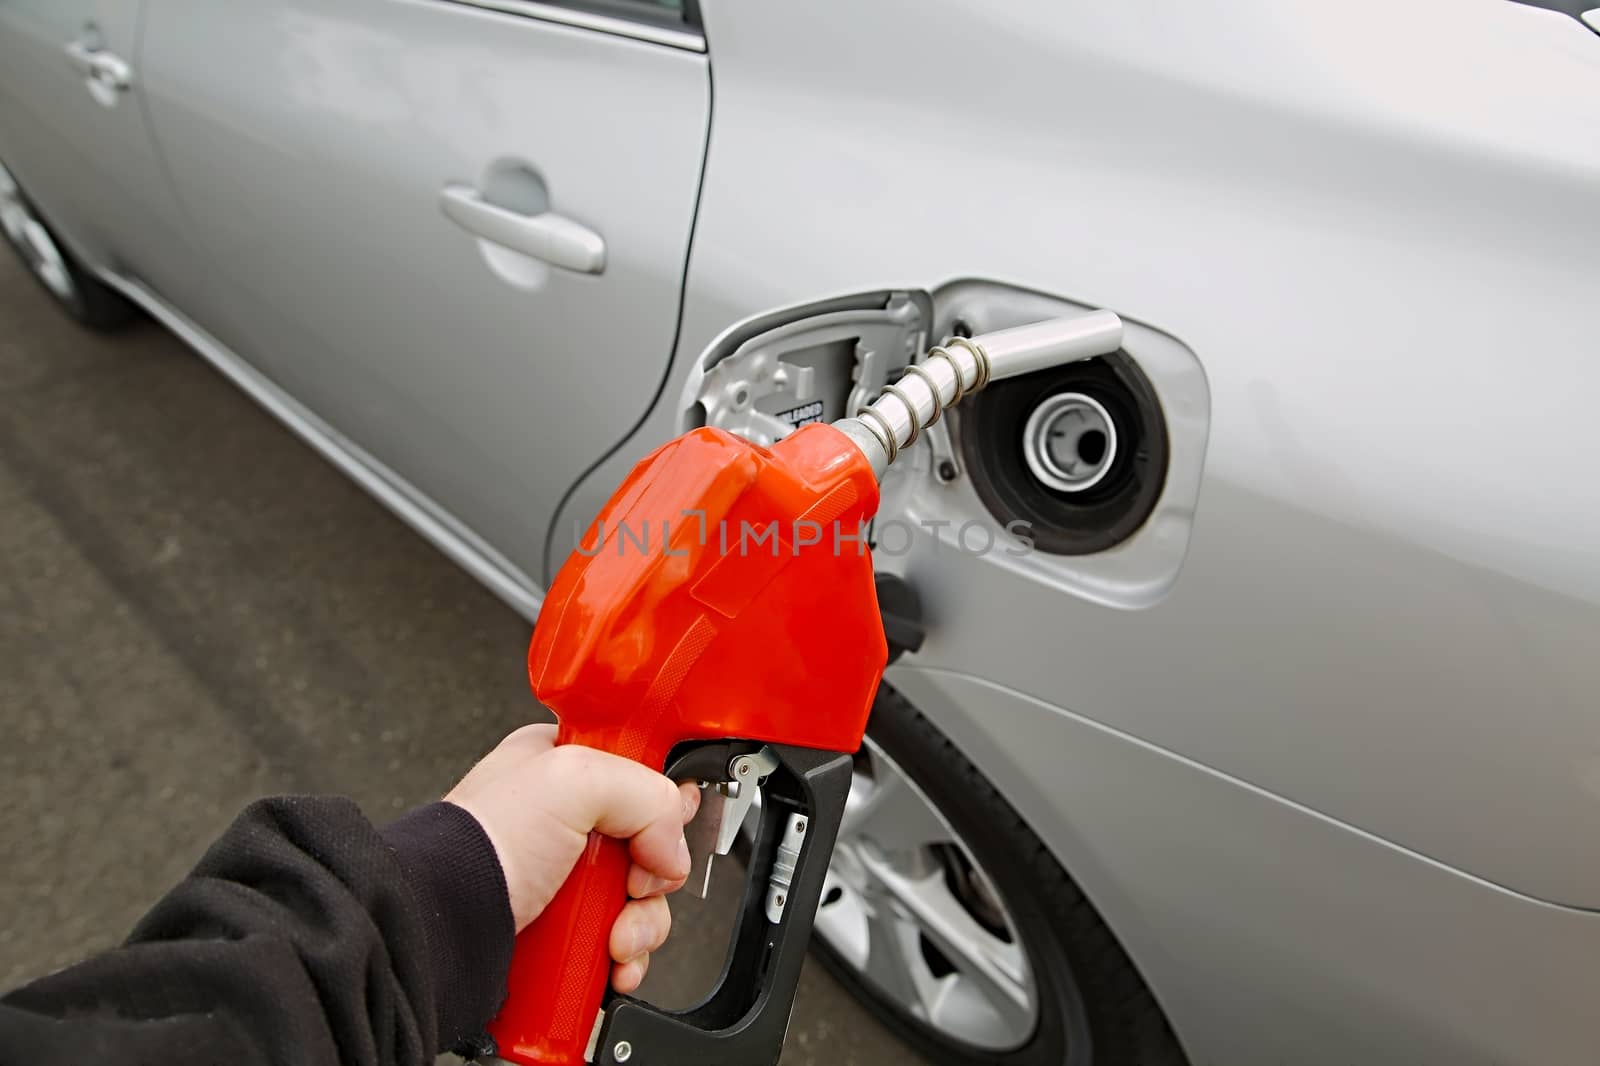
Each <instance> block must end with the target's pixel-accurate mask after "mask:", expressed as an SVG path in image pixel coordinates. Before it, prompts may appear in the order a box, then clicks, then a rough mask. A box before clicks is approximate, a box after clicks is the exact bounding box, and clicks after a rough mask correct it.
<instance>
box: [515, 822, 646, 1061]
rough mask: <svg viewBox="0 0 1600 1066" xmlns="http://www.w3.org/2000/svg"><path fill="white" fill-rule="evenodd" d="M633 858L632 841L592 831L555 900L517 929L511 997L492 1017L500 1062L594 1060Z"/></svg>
mask: <svg viewBox="0 0 1600 1066" xmlns="http://www.w3.org/2000/svg"><path fill="white" fill-rule="evenodd" d="M630 863H631V859H630V858H629V856H628V844H627V842H626V841H623V840H614V839H612V838H611V837H606V836H601V835H600V834H599V833H591V834H590V835H589V844H588V846H587V847H586V848H585V849H584V852H583V856H582V857H581V858H580V859H579V860H578V863H577V866H575V867H574V868H573V871H572V873H571V875H569V876H568V877H567V880H566V881H565V882H564V883H563V884H562V886H561V889H560V890H559V891H558V892H557V893H556V896H555V898H554V899H553V900H551V901H550V905H549V906H547V907H546V908H545V909H544V911H543V912H541V913H540V915H539V917H538V918H536V919H534V921H533V922H532V923H531V924H530V925H529V926H528V927H527V928H525V929H524V930H522V932H521V933H519V934H517V945H516V950H515V951H514V952H513V953H512V956H511V971H510V973H509V974H508V975H507V977H506V999H505V1003H504V1004H503V1005H502V1006H501V1008H500V1013H499V1014H498V1015H497V1016H496V1017H495V1019H494V1020H493V1021H492V1022H490V1024H489V1033H490V1035H491V1036H493V1037H494V1041H495V1046H496V1049H497V1050H496V1054H497V1061H498V1063H499V1064H501V1066H580V1064H582V1063H584V1062H586V1061H588V1060H589V1058H590V1052H591V1050H592V1049H590V1047H589V1042H590V1040H591V1038H592V1035H593V1033H594V1032H595V1029H594V1026H595V1023H596V1019H597V1017H598V1015H599V1012H600V1005H601V1002H602V999H603V998H604V993H605V988H606V979H607V976H608V975H609V974H610V972H611V949H610V936H611V927H612V926H613V925H614V924H616V920H617V915H619V914H620V913H622V906H623V904H624V903H626V902H627V884H628V867H629V865H630Z"/></svg>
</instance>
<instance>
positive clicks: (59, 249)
mask: <svg viewBox="0 0 1600 1066" xmlns="http://www.w3.org/2000/svg"><path fill="white" fill-rule="evenodd" d="M0 233H4V235H5V238H6V243H7V244H9V245H10V246H11V250H12V251H14V252H15V253H16V254H17V257H18V258H19V259H21V260H22V265H23V266H24V267H26V268H27V270H28V273H29V274H31V275H33V279H34V280H35V281H37V282H38V283H39V285H40V286H41V287H42V288H43V289H44V290H45V292H47V293H49V294H50V297H51V298H52V299H53V300H54V301H55V302H56V306H57V307H60V308H61V309H62V310H63V311H65V312H66V313H67V314H68V315H70V316H71V317H72V318H73V319H74V320H76V321H77V322H78V323H79V324H80V325H82V326H84V327H86V328H88V329H92V330H95V331H98V332H110V331H112V330H116V329H119V328H121V327H122V326H125V325H127V324H128V323H129V322H131V321H132V320H133V319H134V318H136V317H138V314H139V311H138V308H136V307H135V306H134V305H133V303H132V302H130V301H129V300H128V299H127V298H126V297H125V296H123V295H122V294H121V293H119V292H117V291H116V290H115V289H113V288H111V287H110V286H108V285H106V284H105V283H104V282H102V281H101V280H100V279H99V278H97V277H95V276H94V275H93V274H92V273H90V272H89V271H88V270H87V269H85V268H84V266H83V264H81V263H80V262H78V260H77V258H76V257H75V256H74V255H73V254H72V253H71V252H70V251H68V249H67V246H66V245H65V244H63V243H62V242H61V240H60V239H59V238H58V237H57V236H56V233H55V231H54V230H53V229H51V228H50V225H49V224H48V223H47V222H45V220H44V218H43V217H42V216H41V215H40V214H39V212H38V210H37V209H36V208H35V207H34V205H33V202H32V201H31V200H29V199H28V196H27V194H26V193H24V192H23V190H22V188H21V186H19V185H18V184H17V182H16V179H15V178H14V177H13V176H12V174H11V172H10V171H8V170H6V168H5V167H4V166H3V165H0Z"/></svg>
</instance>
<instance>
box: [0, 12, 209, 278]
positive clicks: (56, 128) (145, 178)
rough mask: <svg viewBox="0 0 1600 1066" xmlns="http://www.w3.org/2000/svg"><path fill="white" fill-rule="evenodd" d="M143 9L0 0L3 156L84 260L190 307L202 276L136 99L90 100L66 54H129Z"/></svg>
mask: <svg viewBox="0 0 1600 1066" xmlns="http://www.w3.org/2000/svg"><path fill="white" fill-rule="evenodd" d="M141 13H142V5H141V2H140V0H0V70H3V71H5V72H6V73H5V74H4V75H3V76H0V94H3V95H0V154H3V155H4V157H5V158H6V159H7V160H9V161H11V162H10V163H8V165H9V166H10V167H11V169H12V170H13V171H14V172H15V173H16V174H17V176H18V178H19V180H20V181H21V182H22V184H23V186H24V187H25V188H27V189H28V190H29V195H31V196H32V197H33V198H34V199H35V200H37V201H38V202H39V205H40V209H41V210H42V211H43V212H44V213H45V214H46V216H47V217H49V218H50V219H51V220H52V221H54V222H55V224H56V227H57V228H58V229H59V230H61V231H62V232H61V234H60V235H61V237H62V239H63V240H65V241H66V242H67V243H68V244H69V245H70V246H71V247H73V248H75V249H77V250H78V251H79V253H80V254H81V255H83V256H84V257H86V258H88V259H89V260H91V261H93V262H96V263H101V264H107V265H115V266H116V267H117V268H118V269H120V270H126V271H130V272H134V273H137V274H139V275H141V276H144V277H147V278H149V279H151V281H152V283H153V284H159V285H161V286H162V287H163V288H164V289H166V290H168V291H169V292H170V293H171V295H172V298H173V299H176V300H180V301H182V302H184V303H186V304H194V303H197V302H198V301H199V300H200V299H201V298H202V296H203V294H204V292H205V288H206V272H205V271H203V270H202V271H196V270H195V269H194V265H195V263H196V262H197V261H198V256H197V253H196V248H195V246H194V244H193V243H191V242H190V240H189V237H188V227H187V224H186V222H185V220H184V218H183V214H182V211H181V210H180V207H179V204H178V201H177V198H176V197H175V196H174V195H173V192H172V187H171V184H170V182H169V181H168V176H167V173H166V170H165V167H164V166H163V164H162V161H161V159H160V157H159V155H158V154H157V152H156V150H155V147H154V145H153V143H152V142H151V139H150V133H149V126H148V125H147V123H146V121H145V115H144V111H143V108H142V106H141V100H140V97H139V96H138V95H136V94H135V93H132V92H126V93H122V94H121V95H120V97H113V98H112V100H113V104H112V106H109V107H108V106H105V105H104V104H101V103H99V102H97V101H96V100H95V98H94V97H93V95H92V94H91V92H90V90H89V87H88V84H87V82H86V80H85V78H84V77H83V75H82V73H81V72H80V71H78V70H77V69H75V68H74V66H73V64H72V63H71V62H70V61H69V59H68V57H67V51H66V49H67V46H68V45H69V44H74V43H77V44H83V43H86V42H87V43H98V44H100V45H102V46H103V47H104V49H105V50H106V51H108V52H109V53H111V54H113V55H115V56H118V57H120V58H122V59H124V60H125V61H129V60H132V59H133V58H134V56H135V54H136V50H137V46H138V34H139V27H140V16H141ZM133 78H134V85H135V86H137V84H138V78H139V71H138V69H137V67H135V68H134V71H133Z"/></svg>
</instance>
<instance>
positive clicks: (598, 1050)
mask: <svg viewBox="0 0 1600 1066" xmlns="http://www.w3.org/2000/svg"><path fill="white" fill-rule="evenodd" d="M763 746H765V747H766V748H767V749H768V750H770V751H771V752H772V753H773V754H774V755H775V756H776V757H777V759H778V768H777V769H776V770H774V771H773V772H772V774H771V775H770V776H769V777H768V778H767V783H766V785H765V787H764V788H763V790H762V804H761V824H760V828H759V829H758V830H757V831H756V841H755V847H754V848H753V849H752V851H751V856H750V868H749V873H748V877H747V879H746V881H745V888H744V898H743V901H742V903H741V904H740V908H739V918H738V921H737V923H736V924H735V928H734V935H733V940H732V942H731V943H730V944H729V947H728V956H727V959H726V960H725V961H724V963H723V967H722V975H721V976H720V977H719V978H718V979H717V984H716V987H715V988H713V989H712V990H711V993H710V994H709V995H708V996H707V997H706V998H705V999H704V1000H702V1001H701V1002H700V1003H699V1004H698V1005H697V1006H694V1007H690V1008H688V1009H686V1010H662V1009H661V1008H659V1007H655V1006H652V1005H650V1004H649V1003H645V1002H644V1001H642V1000H638V999H634V998H632V997H631V996H619V995H615V994H614V993H610V992H609V991H608V993H607V996H608V998H607V1001H606V1003H605V1020H604V1022H603V1023H602V1025H601V1028H600V1032H599V1035H598V1039H597V1041H596V1044H595V1050H594V1060H593V1061H594V1062H595V1063H596V1066H612V1064H616V1063H617V1062H618V1060H617V1058H616V1050H617V1048H618V1047H619V1046H624V1045H625V1046H626V1048H627V1052H626V1058H627V1059H631V1060H632V1061H635V1062H639V1061H643V1062H648V1063H660V1064H674V1066H676V1064H680V1063H681V1064H684V1066H690V1064H692V1066H770V1064H776V1063H777V1061H778V1057H779V1056H780V1055H781V1054H782V1053H783V1040H784V1037H785V1035H787V1033H788V1031H789V1014H790V1011H791V1010H792V1009H793V1007H794V996H795V989H796V988H797V986H798V985H799V982H800V967H801V963H803V962H804V961H805V954H806V948H807V946H808V945H809V943H810V940H811V926H812V923H813V921H814V920H815V918H816V914H817V906H818V904H819V903H820V902H821V900H822V886H823V881H824V879H825V878H826V877H827V873H828V862H829V860H830V859H831V858H832V857H833V844H834V839H835V838H836V837H837V835H838V832H839V823H840V821H841V819H843V817H844V806H845V799H846V797H848V796H849V794H850V778H851V774H852V771H853V770H854V765H855V760H854V759H853V758H852V756H851V755H850V754H849V753H846V752H836V751H818V750H816V749H813V748H795V747H789V746H787V745H782V744H768V745H761V744H759V743H751V742H746V741H730V742H717V743H712V744H703V745H699V746H697V747H695V748H685V749H681V750H679V751H675V752H674V753H673V757H671V758H669V759H668V761H667V770H666V774H667V776H668V777H671V778H673V779H674V780H689V779H695V780H700V781H726V780H728V764H729V762H731V761H732V760H733V759H734V758H736V757H737V756H739V755H742V754H746V753H748V752H753V751H758V750H760V749H761V748H762V747H763ZM800 813H804V814H805V815H806V817H807V820H808V822H809V825H808V826H807V829H806V834H805V842H804V843H803V844H802V845H801V849H800V855H799V858H798V859H797V860H796V862H795V868H794V873H793V875H792V877H791V880H790V882H789V887H788V890H787V895H788V902H787V903H786V904H785V906H784V909H783V917H782V919H781V920H780V921H779V922H778V924H776V925H773V924H772V923H771V922H769V921H768V920H767V915H766V898H767V885H768V881H769V879H770V877H771V875H772V865H773V858H774V856H775V854H776V852H777V847H778V842H779V840H780V839H781V838H782V836H783V830H784V826H785V824H786V823H787V821H788V818H789V816H790V815H791V814H800Z"/></svg>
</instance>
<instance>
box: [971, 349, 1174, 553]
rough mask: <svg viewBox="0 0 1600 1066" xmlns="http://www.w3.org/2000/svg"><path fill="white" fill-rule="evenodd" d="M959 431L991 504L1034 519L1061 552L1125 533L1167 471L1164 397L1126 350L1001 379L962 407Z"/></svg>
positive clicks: (1041, 542) (1088, 548)
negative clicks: (1008, 378)
mask: <svg viewBox="0 0 1600 1066" xmlns="http://www.w3.org/2000/svg"><path fill="white" fill-rule="evenodd" d="M960 436H961V453H962V457H963V459H964V460H965V462H966V466H967V469H968V471H969V472H970V474H971V477H972V482H973V486H974V487H975V488H976V489H977V491H978V495H979V496H980V497H981V498H982V500H983V502H984V505H985V506H986V507H987V508H988V509H989V511H990V513H991V514H993V515H994V517H995V519H996V520H997V521H999V522H1001V523H1007V522H1013V521H1017V520H1021V521H1024V522H1027V523H1029V525H1030V526H1031V531H1030V535H1031V536H1032V538H1033V543H1034V547H1035V548H1036V549H1038V550H1040V551H1045V552H1050V553H1052V554H1056V555H1087V554H1090V553H1092V552H1099V551H1105V550H1106V549H1108V548H1111V547H1114V546H1116V545H1117V544H1120V543H1121V542H1122V541H1124V540H1126V539H1127V538H1128V537H1129V536H1131V535H1132V534H1133V533H1134V532H1135V531H1137V530H1138V529H1139V527H1140V526H1142V525H1143V524H1144V522H1145V519H1147V518H1148V517H1149V516H1150V512H1151V510H1152V509H1153V508H1154V507H1155V503H1156V500H1157V499H1158V498H1159V497H1160V495H1161V487H1162V483H1163V481H1164V479H1165V477H1166V469H1167V430H1166V421H1165V418H1164V417H1163V415H1162V411H1161V405H1160V402H1159V401H1158V400H1157V399H1156V395H1155V390H1154V389H1153V388H1151V386H1150V383H1149V381H1148V380H1147V379H1146V378H1145V376H1144V374H1143V373H1142V372H1141V371H1140V370H1139V367H1138V365H1137V364H1136V363H1135V362H1134V361H1133V359H1132V358H1130V357H1129V356H1128V355H1127V353H1126V352H1121V351H1118V352H1114V353H1112V354H1111V355H1107V356H1100V357H1097V358H1094V359H1085V360H1082V361H1081V362H1076V363H1069V364H1067V365H1066V366H1062V367H1056V368H1053V369H1050V370H1043V371H1039V372H1037V373H1034V374H1028V375H1025V376H1023V377H1018V378H1012V379H1011V380H1009V381H999V382H995V383H994V384H993V385H991V386H989V388H987V389H985V390H984V391H983V392H982V393H980V394H978V395H977V396H975V397H974V398H973V399H972V400H971V401H969V402H968V404H967V405H966V406H965V408H964V409H963V410H962V412H961V415H960Z"/></svg>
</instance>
